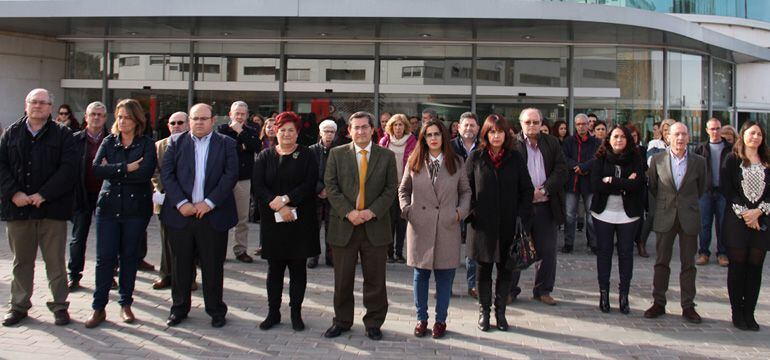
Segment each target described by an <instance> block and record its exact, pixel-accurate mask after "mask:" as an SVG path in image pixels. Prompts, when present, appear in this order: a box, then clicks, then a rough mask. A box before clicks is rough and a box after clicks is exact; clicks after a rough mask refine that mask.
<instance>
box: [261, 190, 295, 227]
mask: <svg viewBox="0 0 770 360" xmlns="http://www.w3.org/2000/svg"><path fill="white" fill-rule="evenodd" d="M284 200H285V201H284ZM289 201H291V200H290V199H289V197H288V196H287V195H278V196H276V197H275V198H274V199H273V201H271V202H270V204H268V205H269V206H270V208H271V209H273V211H275V212H277V213H278V215H281V219H283V221H285V222H292V221H294V220H297V218H296V217H294V214H293V213H292V212H291V211H292V210H294V208H293V207H291V206H287V204H288V203H289Z"/></svg>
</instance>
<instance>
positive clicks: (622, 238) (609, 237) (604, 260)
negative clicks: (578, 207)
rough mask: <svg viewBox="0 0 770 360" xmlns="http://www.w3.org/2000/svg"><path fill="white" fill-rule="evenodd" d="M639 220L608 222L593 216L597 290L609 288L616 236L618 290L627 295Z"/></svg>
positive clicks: (632, 269)
mask: <svg viewBox="0 0 770 360" xmlns="http://www.w3.org/2000/svg"><path fill="white" fill-rule="evenodd" d="M640 223H641V220H636V221H634V222H630V223H626V224H610V223H606V222H604V221H601V220H599V219H597V218H594V229H595V230H596V245H597V250H598V251H597V254H596V270H597V278H598V281H599V290H609V289H610V274H611V273H612V253H613V252H614V251H613V250H614V247H615V239H616V237H617V248H618V274H619V275H620V285H619V287H618V291H619V293H621V294H626V295H628V291H629V289H630V285H631V276H632V274H633V271H634V240H635V237H636V234H637V232H638V230H639V227H640V226H641V224H640Z"/></svg>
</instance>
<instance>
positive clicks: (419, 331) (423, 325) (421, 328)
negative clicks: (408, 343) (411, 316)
mask: <svg viewBox="0 0 770 360" xmlns="http://www.w3.org/2000/svg"><path fill="white" fill-rule="evenodd" d="M427 333H428V322H427V321H419V322H417V325H415V327H414V336H416V337H423V336H425V334H427Z"/></svg>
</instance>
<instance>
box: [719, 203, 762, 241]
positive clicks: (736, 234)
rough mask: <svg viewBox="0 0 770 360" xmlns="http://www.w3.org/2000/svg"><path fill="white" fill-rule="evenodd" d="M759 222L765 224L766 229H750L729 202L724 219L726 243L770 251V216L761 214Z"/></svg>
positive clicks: (723, 227) (723, 236)
mask: <svg viewBox="0 0 770 360" xmlns="http://www.w3.org/2000/svg"><path fill="white" fill-rule="evenodd" d="M759 223H760V225H764V226H765V229H766V230H765V231H757V230H754V229H749V228H748V227H747V226H746V223H744V222H743V219H741V218H739V217H737V216H736V215H735V212H734V211H733V209H732V208H731V207H730V206H729V204H728V206H727V207H726V208H725V215H724V220H723V221H722V239H723V241H724V243H725V245H726V246H727V247H733V248H739V249H745V248H753V249H761V250H764V251H770V217H768V216H766V215H762V216H760V217H759Z"/></svg>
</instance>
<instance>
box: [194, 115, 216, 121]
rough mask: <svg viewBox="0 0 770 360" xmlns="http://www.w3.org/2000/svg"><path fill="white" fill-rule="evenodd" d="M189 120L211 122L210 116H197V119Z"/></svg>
mask: <svg viewBox="0 0 770 360" xmlns="http://www.w3.org/2000/svg"><path fill="white" fill-rule="evenodd" d="M190 120H192V121H199V120H200V121H209V120H211V116H197V117H191V118H190Z"/></svg>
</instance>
